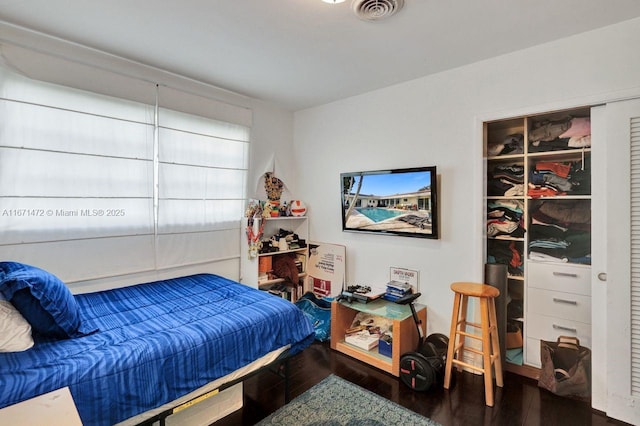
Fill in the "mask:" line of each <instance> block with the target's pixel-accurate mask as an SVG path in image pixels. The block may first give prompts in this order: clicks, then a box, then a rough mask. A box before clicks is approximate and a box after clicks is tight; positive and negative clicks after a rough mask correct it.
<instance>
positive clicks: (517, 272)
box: [484, 107, 591, 377]
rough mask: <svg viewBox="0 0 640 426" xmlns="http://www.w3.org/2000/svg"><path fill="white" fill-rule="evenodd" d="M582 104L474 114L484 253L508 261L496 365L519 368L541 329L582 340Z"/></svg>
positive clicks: (586, 216)
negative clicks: (502, 348)
mask: <svg viewBox="0 0 640 426" xmlns="http://www.w3.org/2000/svg"><path fill="white" fill-rule="evenodd" d="M590 111H591V109H590V108H589V107H584V108H576V109H571V110H563V111H554V112H549V113H545V114H537V115H530V116H524V117H516V118H509V119H505V120H498V121H491V122H486V123H484V159H485V164H486V188H485V207H486V214H487V216H486V232H485V243H486V244H485V254H486V262H487V263H499V264H504V265H507V269H508V291H507V294H506V295H504V297H506V305H507V313H506V320H507V327H506V331H507V333H506V337H507V338H506V339H505V340H506V361H507V362H506V363H505V365H506V369H507V370H509V371H514V372H517V373H519V374H523V375H526V376H529V377H537V374H538V370H537V369H538V368H539V367H540V340H541V339H542V340H556V339H557V337H558V336H560V335H568V336H576V337H578V338H579V339H580V343H581V344H582V345H584V346H587V347H591V117H590Z"/></svg>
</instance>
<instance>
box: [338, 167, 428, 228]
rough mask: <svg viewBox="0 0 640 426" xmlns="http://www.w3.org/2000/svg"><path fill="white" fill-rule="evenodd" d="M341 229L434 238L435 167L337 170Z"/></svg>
mask: <svg viewBox="0 0 640 426" xmlns="http://www.w3.org/2000/svg"><path fill="white" fill-rule="evenodd" d="M340 186H341V194H342V195H341V199H342V230H343V231H350V232H368V233H377V234H388V235H401V236H406V237H418V238H434V239H435V238H438V177H437V173H436V167H435V166H432V167H414V168H409V169H394V170H373V171H367V172H351V173H341V174H340Z"/></svg>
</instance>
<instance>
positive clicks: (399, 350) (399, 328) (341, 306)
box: [331, 299, 427, 377]
mask: <svg viewBox="0 0 640 426" xmlns="http://www.w3.org/2000/svg"><path fill="white" fill-rule="evenodd" d="M414 306H415V308H416V312H417V313H418V318H419V319H420V320H421V322H422V324H421V326H422V332H423V333H424V334H425V335H426V330H427V308H426V307H425V306H423V305H419V304H417V303H416V304H414ZM358 312H366V313H369V314H372V315H377V316H381V317H384V318H388V319H390V320H392V321H393V345H392V348H391V358H389V357H387V356H384V355H380V354H379V353H378V348H377V347H375V348H373V349H371V350H369V351H366V350H363V349H360V348H358V347H356V346H353V345H350V344H348V343H346V342H345V341H344V332H345V330H346V329H348V328H350V327H351V323H352V322H353V319H354V317H355V316H356V314H357V313H358ZM418 339H419V336H418V331H417V330H416V325H415V323H414V321H413V316H412V315H411V308H410V307H409V305H398V304H396V303H393V302H389V301H386V300H382V299H378V300H374V301H371V302H369V303H361V302H355V301H354V302H352V303H349V302H347V301H344V300H341V301H339V302H338V301H335V300H334V301H333V302H332V303H331V349H334V350H336V351H338V352H342V353H344V354H346V355H349V356H351V357H353V358H356V359H358V360H360V361H362V362H365V363H367V364H369V365H372V366H374V367H376V368H379V369H381V370H383V371H386V372H387V373H391V374H393V375H394V376H396V377H399V376H400V357H401V356H402V355H403V354H405V353H407V352H411V351H415V350H416V349H417V347H418Z"/></svg>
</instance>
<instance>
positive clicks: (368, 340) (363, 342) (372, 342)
mask: <svg viewBox="0 0 640 426" xmlns="http://www.w3.org/2000/svg"><path fill="white" fill-rule="evenodd" d="M344 340H345V342H347V343H349V344H351V345H354V346H356V347H358V348H360V349H364V350H365V351H368V350H371V349H373V348H375V347H376V346H378V341H379V340H380V335H378V334H370V333H369V332H368V331H367V330H363V331H360V332H357V333H353V334H347V335H346V336H345V338H344Z"/></svg>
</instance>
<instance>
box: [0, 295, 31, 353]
mask: <svg viewBox="0 0 640 426" xmlns="http://www.w3.org/2000/svg"><path fill="white" fill-rule="evenodd" d="M32 346H33V337H31V325H29V323H28V322H27V320H25V319H24V318H23V317H22V315H20V312H18V310H17V309H16V308H15V307H14V306H13V305H12V304H11V302H9V301H7V300H0V352H20V351H26V350H27V349H29V348H30V347H32Z"/></svg>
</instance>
